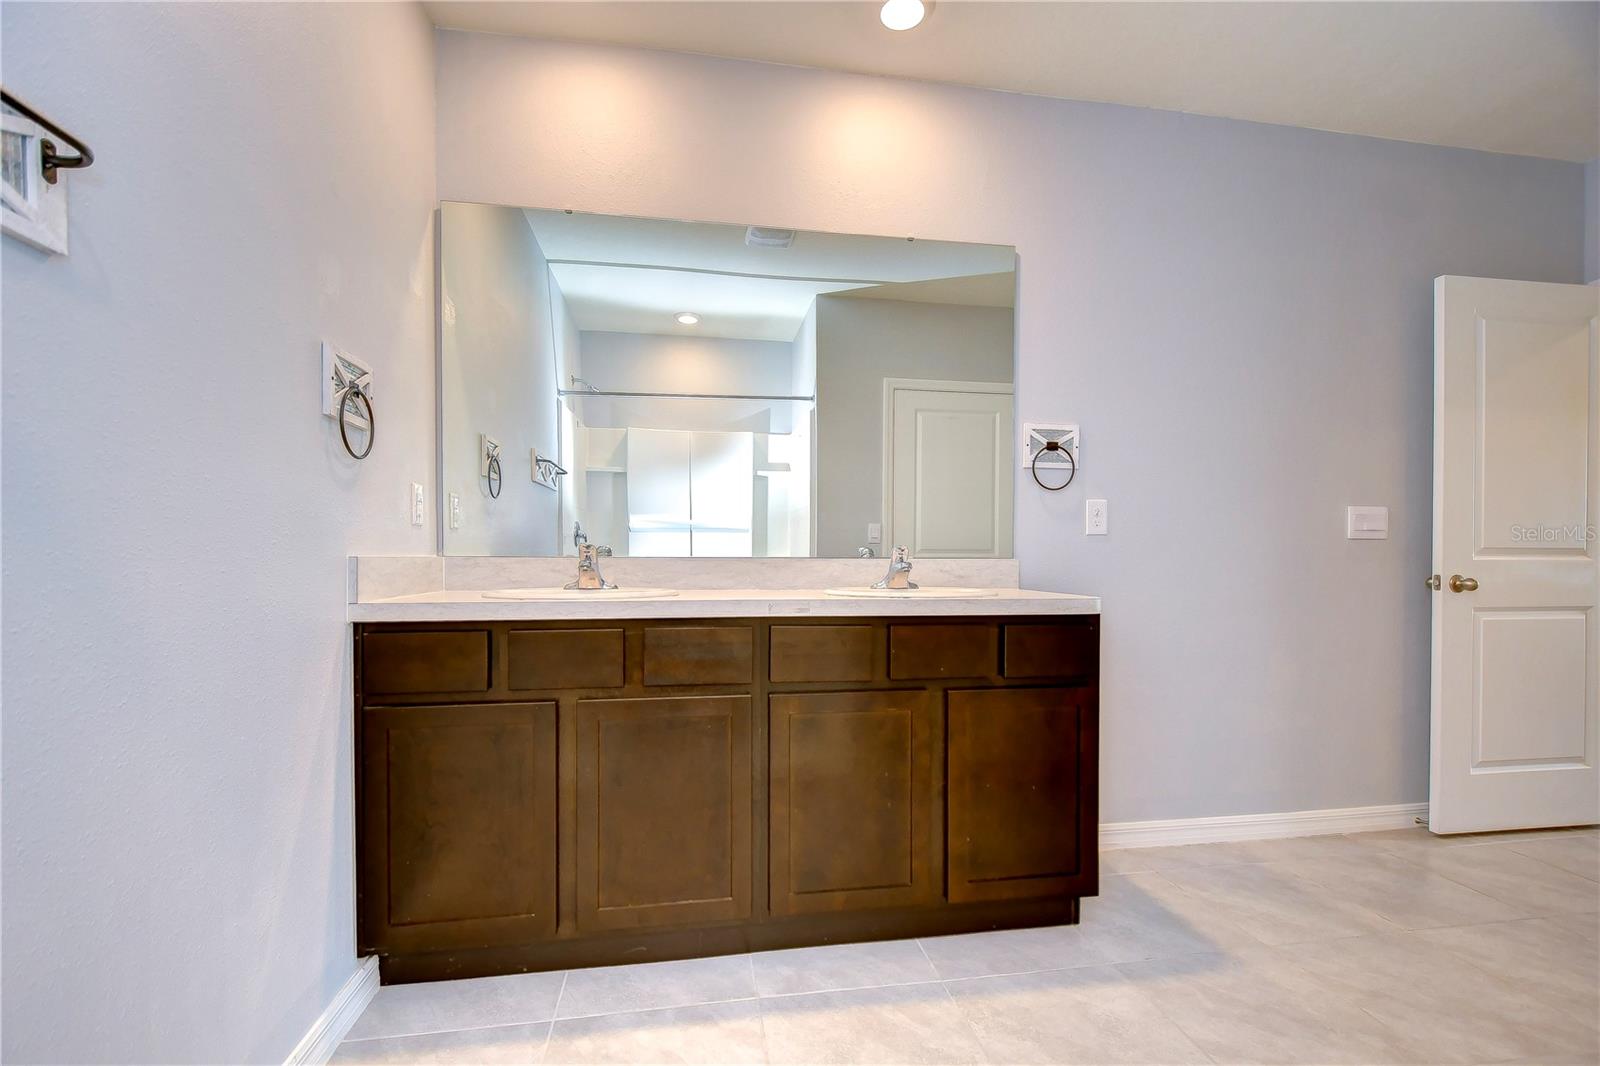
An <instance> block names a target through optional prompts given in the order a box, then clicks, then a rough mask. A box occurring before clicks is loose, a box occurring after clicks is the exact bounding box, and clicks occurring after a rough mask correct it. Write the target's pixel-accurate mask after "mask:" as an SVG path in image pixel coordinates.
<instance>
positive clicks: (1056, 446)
mask: <svg viewBox="0 0 1600 1066" xmlns="http://www.w3.org/2000/svg"><path fill="white" fill-rule="evenodd" d="M1045 452H1060V453H1061V454H1062V455H1065V456H1066V457H1067V462H1069V463H1071V464H1072V471H1071V473H1069V474H1067V480H1065V481H1063V482H1062V483H1061V484H1059V485H1046V484H1045V483H1044V482H1043V481H1040V480H1039V456H1041V455H1043V454H1044V453H1045ZM1028 470H1029V471H1030V472H1031V473H1032V474H1033V481H1034V484H1036V485H1038V486H1039V487H1040V488H1041V489H1044V490H1045V491H1046V492H1060V491H1061V490H1062V489H1064V488H1066V487H1067V486H1068V485H1070V484H1072V479H1073V478H1075V477H1077V476H1078V460H1076V459H1074V458H1073V457H1072V449H1071V448H1063V447H1062V446H1061V442H1060V441H1058V440H1047V441H1045V442H1044V447H1043V448H1040V449H1039V450H1038V451H1036V452H1034V453H1033V462H1031V463H1029V464H1028Z"/></svg>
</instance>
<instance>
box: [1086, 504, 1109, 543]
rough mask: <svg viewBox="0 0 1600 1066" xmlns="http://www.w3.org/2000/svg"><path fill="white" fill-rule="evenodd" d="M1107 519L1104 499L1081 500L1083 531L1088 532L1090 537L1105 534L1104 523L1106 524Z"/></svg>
mask: <svg viewBox="0 0 1600 1066" xmlns="http://www.w3.org/2000/svg"><path fill="white" fill-rule="evenodd" d="M1107 521H1108V518H1107V515H1106V501H1104V500H1084V501H1083V531H1084V532H1085V533H1087V534H1089V535H1090V536H1092V537H1103V536H1105V535H1106V524H1107Z"/></svg>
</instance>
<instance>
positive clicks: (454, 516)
mask: <svg viewBox="0 0 1600 1066" xmlns="http://www.w3.org/2000/svg"><path fill="white" fill-rule="evenodd" d="M450 528H451V529H460V528H461V497H460V496H458V495H456V494H455V493H453V492H452V493H451V494H450Z"/></svg>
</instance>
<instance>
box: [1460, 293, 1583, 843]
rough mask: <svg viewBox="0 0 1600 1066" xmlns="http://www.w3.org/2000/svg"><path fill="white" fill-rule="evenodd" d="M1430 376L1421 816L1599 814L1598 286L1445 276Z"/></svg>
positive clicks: (1514, 821) (1493, 824)
mask: <svg viewBox="0 0 1600 1066" xmlns="http://www.w3.org/2000/svg"><path fill="white" fill-rule="evenodd" d="M1434 378H1435V381H1434V545H1433V562H1434V571H1435V572H1436V573H1438V574H1439V575H1440V577H1441V579H1442V581H1441V584H1442V587H1441V588H1440V589H1439V590H1437V591H1435V592H1434V593H1433V594H1432V595H1433V707H1432V727H1433V728H1432V732H1433V736H1432V767H1431V774H1430V780H1429V826H1430V828H1432V829H1433V830H1434V832H1437V833H1459V832H1471V831H1481V830H1495V829H1520V828H1531V827H1537V826H1554V825H1574V824H1587V823H1591V822H1595V821H1597V820H1600V772H1597V770H1596V760H1597V757H1600V686H1597V671H1596V663H1597V661H1600V640H1597V633H1596V628H1597V627H1596V625H1595V619H1594V612H1595V607H1596V596H1597V591H1600V564H1597V561H1596V554H1595V542H1594V528H1595V524H1596V521H1597V518H1596V499H1597V496H1600V491H1597V486H1600V289H1596V288H1593V287H1590V286H1582V285H1548V284H1535V283H1532V282H1516V281H1495V280H1488V279H1483V278H1450V277H1446V278H1439V279H1438V280H1437V282H1436V283H1435V321H1434ZM1453 575H1460V576H1461V577H1462V578H1464V579H1470V581H1468V582H1466V583H1465V584H1463V585H1462V586H1461V587H1460V591H1454V590H1452V588H1451V586H1450V583H1449V582H1450V579H1451V577H1452V576H1453ZM1471 582H1476V588H1473V587H1471Z"/></svg>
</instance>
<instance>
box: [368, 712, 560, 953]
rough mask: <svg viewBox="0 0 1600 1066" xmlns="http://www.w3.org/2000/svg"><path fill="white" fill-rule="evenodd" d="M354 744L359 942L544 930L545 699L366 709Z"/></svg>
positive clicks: (549, 731) (447, 944) (551, 824)
mask: <svg viewBox="0 0 1600 1066" xmlns="http://www.w3.org/2000/svg"><path fill="white" fill-rule="evenodd" d="M361 750H362V762H361V771H362V773H361V789H362V822H361V862H362V878H361V886H362V898H361V915H362V938H361V939H362V942H363V946H364V947H366V948H368V949H371V950H375V951H379V952H382V953H386V954H388V953H403V952H422V951H438V950H441V949H452V948H471V947H485V946H489V945H494V944H505V943H519V942H526V941H529V940H535V939H538V938H541V937H546V936H550V935H552V934H554V932H555V928H556V705H555V704H554V703H504V704H469V705H460V706H449V707H369V708H367V709H365V710H364V711H363V713H362V744H361Z"/></svg>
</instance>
